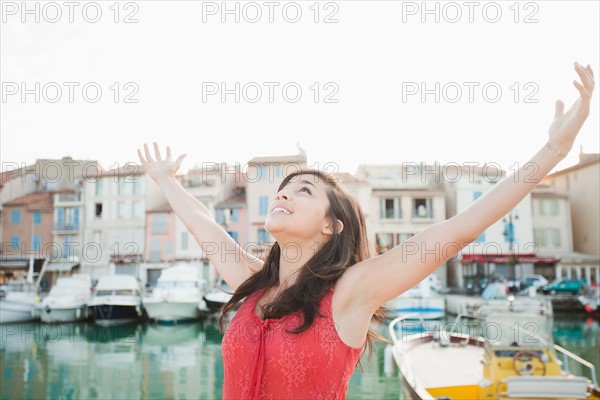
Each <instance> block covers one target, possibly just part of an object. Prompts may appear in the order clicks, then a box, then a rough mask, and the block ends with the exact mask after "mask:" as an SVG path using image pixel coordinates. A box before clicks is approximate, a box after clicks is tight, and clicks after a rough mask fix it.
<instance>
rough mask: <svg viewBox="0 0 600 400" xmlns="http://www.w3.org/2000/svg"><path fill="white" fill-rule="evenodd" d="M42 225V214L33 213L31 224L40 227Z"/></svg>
mask: <svg viewBox="0 0 600 400" xmlns="http://www.w3.org/2000/svg"><path fill="white" fill-rule="evenodd" d="M41 223H42V213H41V212H39V211H34V212H33V224H34V225H40V224H41Z"/></svg>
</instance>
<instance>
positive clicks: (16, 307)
mask: <svg viewBox="0 0 600 400" xmlns="http://www.w3.org/2000/svg"><path fill="white" fill-rule="evenodd" d="M33 262H34V261H33V259H31V260H30V262H29V271H28V273H27V279H18V280H13V281H10V282H8V284H7V285H6V286H5V289H4V290H3V293H4V295H3V296H2V298H1V299H0V324H10V323H18V322H28V321H35V320H36V319H38V318H39V316H38V315H37V314H36V312H35V307H36V305H37V304H39V302H40V301H41V297H40V295H39V291H38V289H39V287H40V282H41V279H42V276H43V275H44V272H45V271H46V267H47V266H48V260H47V259H46V260H45V261H44V264H43V265H42V269H41V271H40V273H39V275H38V276H37V280H36V281H35V283H34V281H33V279H34V275H35V274H34V272H33Z"/></svg>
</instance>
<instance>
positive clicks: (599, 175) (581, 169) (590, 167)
mask: <svg viewBox="0 0 600 400" xmlns="http://www.w3.org/2000/svg"><path fill="white" fill-rule="evenodd" d="M542 185H544V187H546V191H547V192H548V193H553V195H552V196H553V199H559V198H562V199H565V200H562V202H559V204H556V202H558V200H551V199H544V200H543V201H544V202H545V203H547V204H544V205H542V204H540V209H539V212H540V213H542V212H545V213H548V212H549V213H552V214H555V213H556V212H557V211H558V212H559V215H562V213H563V212H564V214H565V218H567V217H568V218H569V220H570V224H571V226H572V234H571V235H569V239H568V241H567V244H568V245H570V246H571V248H570V249H564V248H563V247H564V246H563V244H562V243H557V242H556V241H557V240H561V239H562V237H561V238H560V239H558V236H557V234H556V230H554V231H552V229H556V228H554V227H547V226H545V225H544V226H540V227H539V229H540V231H538V238H539V241H540V242H541V243H540V244H544V243H546V247H548V246H550V247H553V248H556V247H558V249H545V251H554V252H555V253H556V254H557V257H559V258H560V262H559V263H557V265H556V266H555V271H554V275H555V277H556V278H561V277H567V278H571V277H573V278H575V277H576V278H579V279H585V280H586V281H587V282H588V284H590V285H598V284H599V283H600V154H599V153H584V152H583V149H581V150H580V153H579V162H578V163H577V164H575V165H572V166H570V167H568V168H565V169H562V170H559V171H556V172H554V173H552V174H550V175H548V176H547V177H546V178H545V179H544V181H543V182H542ZM566 206H568V211H567V210H565V209H564V207H566ZM542 207H543V208H542ZM557 208H558V210H557ZM544 217H545V218H546V219H548V216H544ZM554 217H555V218H556V217H557V216H554ZM542 229H543V230H544V232H543V233H542V231H541V230H542ZM550 240H552V244H551V245H549V244H548V242H549V241H550Z"/></svg>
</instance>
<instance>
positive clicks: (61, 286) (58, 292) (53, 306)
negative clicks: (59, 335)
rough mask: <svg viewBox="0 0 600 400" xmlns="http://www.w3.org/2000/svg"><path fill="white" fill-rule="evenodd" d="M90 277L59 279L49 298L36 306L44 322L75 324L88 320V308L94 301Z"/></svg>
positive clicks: (76, 275) (76, 276)
mask: <svg viewBox="0 0 600 400" xmlns="http://www.w3.org/2000/svg"><path fill="white" fill-rule="evenodd" d="M91 288H92V280H91V279H90V276H89V275H81V274H75V275H73V276H71V277H62V278H58V279H57V281H56V285H55V286H54V287H53V288H52V289H51V290H50V293H49V294H48V296H46V297H45V298H44V300H42V301H41V303H39V304H37V305H36V307H35V308H36V313H37V314H38V315H39V317H40V319H41V320H42V322H47V323H51V322H74V321H81V320H84V319H86V318H87V316H88V313H87V306H88V303H89V302H90V301H91V299H92V289H91Z"/></svg>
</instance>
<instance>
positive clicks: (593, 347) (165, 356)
mask: <svg viewBox="0 0 600 400" xmlns="http://www.w3.org/2000/svg"><path fill="white" fill-rule="evenodd" d="M450 321H452V318H451V317H449V318H447V319H446V320H443V321H441V322H442V324H444V323H446V322H450ZM378 328H379V332H378V333H380V334H382V335H383V336H385V337H388V336H389V335H388V333H387V329H386V327H385V326H379V327H378ZM0 334H1V338H0V359H1V367H0V399H3V400H4V399H128V400H129V399H219V398H221V390H222V385H223V363H222V358H221V339H222V334H221V333H220V332H219V330H218V326H217V324H216V321H215V319H214V318H209V319H207V320H203V321H198V322H195V323H187V324H180V325H174V326H164V325H155V324H151V323H143V324H142V323H140V324H133V325H121V326H114V327H100V326H96V325H93V324H87V323H78V324H58V325H45V324H40V323H23V324H8V325H0ZM554 339H555V341H556V343H557V344H559V345H560V346H562V347H565V348H566V349H567V350H570V351H572V352H573V353H575V354H577V355H579V356H581V357H583V358H584V359H586V360H588V361H590V362H591V363H593V364H594V365H595V367H596V371H598V370H599V369H600V327H599V323H598V321H597V320H590V319H586V318H585V317H584V316H580V317H579V316H577V315H572V314H570V315H560V314H557V315H555V319H554ZM385 359H386V357H385V344H384V343H376V345H375V346H374V352H373V354H372V357H371V360H370V361H369V362H367V354H364V355H363V357H362V359H361V362H362V365H363V366H364V372H361V370H360V367H357V368H356V370H355V372H354V375H353V376H352V378H351V380H350V384H349V389H348V393H347V398H348V399H403V398H404V397H403V394H402V388H401V386H400V380H399V378H398V370H397V367H396V366H395V365H392V366H393V370H392V373H391V374H386V372H388V373H389V372H390V370H389V367H390V363H389V359H388V363H387V365H386V361H385ZM573 372H577V371H573ZM581 373H583V374H585V372H584V371H581Z"/></svg>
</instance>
